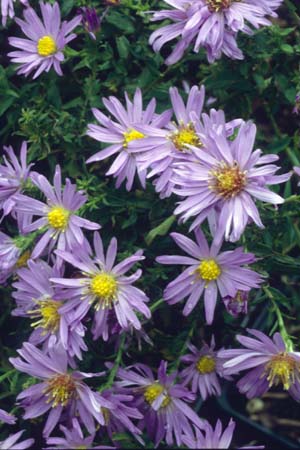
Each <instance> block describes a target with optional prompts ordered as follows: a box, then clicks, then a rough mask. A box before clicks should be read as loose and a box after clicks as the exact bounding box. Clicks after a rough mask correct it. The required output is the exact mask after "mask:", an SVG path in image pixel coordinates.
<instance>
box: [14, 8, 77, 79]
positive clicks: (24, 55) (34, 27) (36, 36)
mask: <svg viewBox="0 0 300 450" xmlns="http://www.w3.org/2000/svg"><path fill="white" fill-rule="evenodd" d="M40 8H41V13H42V17H43V20H41V19H40V18H39V17H38V15H37V14H36V12H35V11H34V9H32V8H31V7H29V8H27V9H26V10H25V11H24V19H25V20H21V19H18V18H17V19H15V20H16V23H17V24H18V25H19V26H20V28H21V30H22V31H23V33H24V34H25V35H26V37H27V38H28V39H24V38H19V37H10V38H9V43H10V45H11V46H12V47H15V48H17V49H18V50H16V51H13V52H10V53H8V56H10V58H11V60H12V62H14V63H17V64H20V67H19V69H18V71H17V73H18V74H24V75H25V76H28V75H29V74H30V73H31V72H33V71H34V75H33V79H35V78H37V77H38V76H39V75H40V74H41V73H42V72H44V71H46V72H49V70H50V69H51V67H52V66H53V67H54V70H55V72H56V73H57V74H58V75H62V71H61V67H60V63H61V62H62V61H63V60H64V54H63V50H64V48H65V46H66V45H67V44H68V43H69V42H70V41H72V40H73V39H74V38H75V37H76V34H74V33H71V32H72V30H73V29H74V28H75V27H76V26H77V25H79V24H80V22H81V16H76V17H74V19H72V20H71V21H70V22H67V21H63V22H62V23H61V17H60V9H59V5H58V3H57V2H55V3H54V4H53V5H51V4H50V3H44V2H42V1H41V2H40Z"/></svg>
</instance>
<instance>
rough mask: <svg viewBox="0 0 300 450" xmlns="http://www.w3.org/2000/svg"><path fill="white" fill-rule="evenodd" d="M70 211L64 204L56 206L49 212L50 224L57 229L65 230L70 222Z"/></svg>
mask: <svg viewBox="0 0 300 450" xmlns="http://www.w3.org/2000/svg"><path fill="white" fill-rule="evenodd" d="M69 216H70V212H69V211H67V210H66V209H64V208H63V207H62V206H54V207H53V208H52V209H51V210H50V211H49V212H48V214H47V217H48V222H49V225H50V226H51V227H52V228H55V229H56V230H60V231H64V230H65V229H66V227H67V225H68V222H69Z"/></svg>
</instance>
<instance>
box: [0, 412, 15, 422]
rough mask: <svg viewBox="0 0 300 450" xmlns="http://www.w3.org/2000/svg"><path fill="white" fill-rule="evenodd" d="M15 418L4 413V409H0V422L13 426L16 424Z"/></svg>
mask: <svg viewBox="0 0 300 450" xmlns="http://www.w3.org/2000/svg"><path fill="white" fill-rule="evenodd" d="M16 420H17V419H16V418H15V416H14V415H13V414H9V413H8V412H6V411H4V409H0V421H1V422H4V423H8V424H9V425H14V424H15V423H16Z"/></svg>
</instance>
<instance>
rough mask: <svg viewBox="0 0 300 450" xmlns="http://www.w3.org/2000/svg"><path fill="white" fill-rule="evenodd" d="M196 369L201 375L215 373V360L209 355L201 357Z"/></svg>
mask: <svg viewBox="0 0 300 450" xmlns="http://www.w3.org/2000/svg"><path fill="white" fill-rule="evenodd" d="M196 368H197V370H198V371H199V372H200V373H201V375H204V374H206V373H212V372H214V371H215V368H216V361H215V358H213V357H212V356H209V355H204V356H201V358H200V359H199V361H198V362H197V364H196Z"/></svg>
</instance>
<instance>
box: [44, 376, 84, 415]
mask: <svg viewBox="0 0 300 450" xmlns="http://www.w3.org/2000/svg"><path fill="white" fill-rule="evenodd" d="M43 392H44V394H46V396H47V397H48V400H47V403H52V407H53V408H55V407H56V406H58V405H61V406H66V405H67V404H68V402H69V400H71V398H74V396H75V393H76V385H75V381H74V380H73V378H72V375H70V374H59V375H55V376H54V377H53V378H50V379H49V380H48V382H47V387H46V388H45V389H44V391H43Z"/></svg>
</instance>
